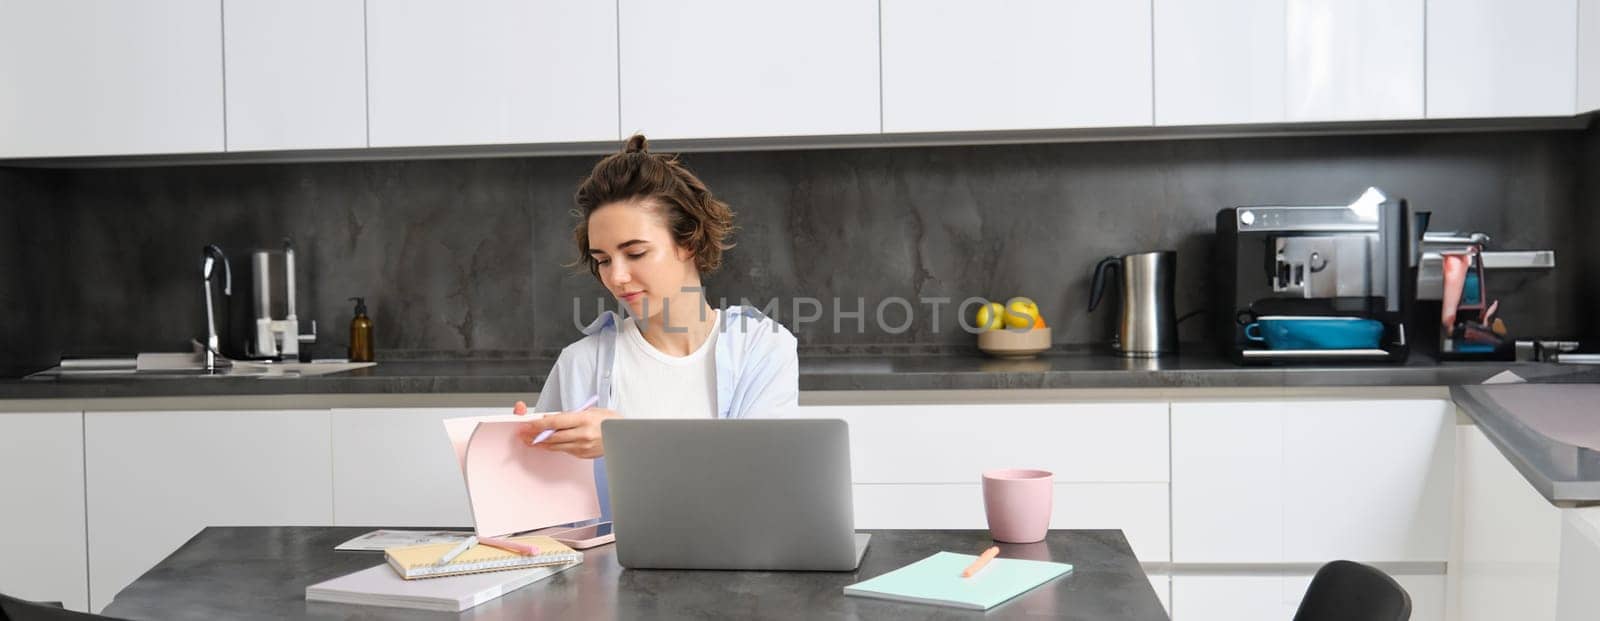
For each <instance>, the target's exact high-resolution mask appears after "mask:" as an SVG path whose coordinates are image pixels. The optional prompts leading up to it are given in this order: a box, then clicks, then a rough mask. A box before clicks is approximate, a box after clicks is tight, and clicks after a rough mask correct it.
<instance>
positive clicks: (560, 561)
mask: <svg viewBox="0 0 1600 621" xmlns="http://www.w3.org/2000/svg"><path fill="white" fill-rule="evenodd" d="M510 539H511V540H512V541H515V542H517V543H524V544H528V545H531V546H534V547H536V548H538V549H539V553H538V554H535V555H531V556H523V555H519V554H516V553H514V552H508V551H505V550H501V549H499V548H491V547H489V546H485V545H477V546H473V547H472V548H470V549H468V550H467V551H466V552H463V553H461V555H460V556H457V557H456V558H455V559H454V560H452V561H450V562H449V563H443V564H441V563H439V562H438V561H439V558H440V557H441V556H443V555H444V554H445V553H446V552H448V551H450V549H451V548H454V547H455V544H452V543H435V544H424V545H417V546H406V547H401V548H390V549H388V550H384V553H383V555H384V557H385V558H386V559H387V560H388V564H387V565H378V566H376V567H371V568H368V569H364V570H361V571H358V572H356V573H353V574H350V575H347V576H342V577H339V578H334V579H332V580H328V581H326V582H321V583H318V584H314V585H311V586H309V587H306V601H309V602H334V603H340V604H362V605H367V606H393V607H400V608H420V609H423V610H441V611H446V612H460V611H462V610H466V609H468V608H472V607H473V606H477V605H478V604H482V603H484V602H487V601H490V600H492V599H494V598H496V597H500V596H501V595H504V594H506V593H509V592H511V591H514V590H517V589H519V588H522V587H524V586H527V585H529V584H532V583H534V582H538V581H539V580H540V579H543V578H547V577H549V576H552V575H554V574H556V573H559V572H561V571H564V570H566V569H569V568H572V567H576V566H577V565H579V564H581V563H583V555H582V554H579V553H578V552H577V551H575V550H573V549H572V548H569V547H567V546H564V545H562V544H561V543H559V542H557V541H556V540H554V539H551V538H549V537H540V536H528V537H511V538H510Z"/></svg>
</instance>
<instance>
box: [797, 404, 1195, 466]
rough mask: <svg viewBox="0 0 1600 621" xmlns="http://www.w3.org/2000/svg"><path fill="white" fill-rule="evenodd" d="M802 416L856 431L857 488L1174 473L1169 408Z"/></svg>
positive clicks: (827, 411)
mask: <svg viewBox="0 0 1600 621" xmlns="http://www.w3.org/2000/svg"><path fill="white" fill-rule="evenodd" d="M796 415H797V416H803V417H813V418H839V419H843V420H844V421H845V422H846V423H848V424H849V425H850V465H851V469H852V470H853V471H854V480H855V482H857V483H979V482H981V481H982V474H983V472H984V471H985V470H993V469H997V468H1035V469H1042V470H1049V471H1051V472H1053V473H1055V480H1056V482H1058V483H1064V482H1121V483H1149V482H1166V480H1167V478H1168V475H1169V472H1168V468H1167V404H1166V403H1165V402H1130V403H1072V404H1066V403H1051V404H994V405H877V406H813V407H804V408H800V410H799V411H798V413H797V414H796ZM994 434H998V435H994ZM986 436H988V437H989V440H990V441H979V440H981V439H983V438H985V437H986Z"/></svg>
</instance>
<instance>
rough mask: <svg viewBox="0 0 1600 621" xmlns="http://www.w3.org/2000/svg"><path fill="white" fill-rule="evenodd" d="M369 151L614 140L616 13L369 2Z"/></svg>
mask: <svg viewBox="0 0 1600 621" xmlns="http://www.w3.org/2000/svg"><path fill="white" fill-rule="evenodd" d="M367 94H368V98H367V115H368V117H367V119H368V123H370V130H371V133H370V143H371V146H374V147H397V146H427V145H463V144H501V143H537V142H578V141H593V140H615V139H616V138H617V15H616V4H615V3H612V2H592V1H589V0H533V1H529V0H471V1H466V2H438V1H436V0H371V1H370V2H368V3H367Z"/></svg>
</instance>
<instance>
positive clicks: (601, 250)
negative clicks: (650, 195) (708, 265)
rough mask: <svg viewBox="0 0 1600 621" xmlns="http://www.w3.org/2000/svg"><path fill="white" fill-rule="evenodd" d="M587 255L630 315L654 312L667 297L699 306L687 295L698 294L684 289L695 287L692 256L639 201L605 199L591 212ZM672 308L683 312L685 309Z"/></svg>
mask: <svg viewBox="0 0 1600 621" xmlns="http://www.w3.org/2000/svg"><path fill="white" fill-rule="evenodd" d="M589 256H592V257H594V259H595V261H597V262H598V263H599V271H600V282H601V283H602V284H604V285H605V286H606V289H608V290H610V291H611V295H613V296H615V297H616V298H617V299H618V300H621V301H622V303H624V304H627V305H628V310H629V311H630V313H631V314H632V315H633V316H634V317H638V318H641V319H644V318H648V317H653V316H655V315H658V314H660V313H661V310H662V309H663V308H665V307H666V305H667V304H668V302H667V300H670V299H675V298H679V297H683V298H684V301H682V302H672V303H671V304H672V305H673V306H679V305H686V308H687V309H692V310H699V309H698V307H695V306H688V305H689V304H690V302H689V296H698V295H699V293H698V292H690V293H688V294H685V293H684V291H683V289H684V288H685V287H699V286H700V274H699V272H698V271H697V270H696V269H695V266H694V257H693V255H692V254H691V253H690V252H689V251H688V250H686V249H684V248H681V247H679V246H678V245H677V243H675V242H674V241H673V239H672V232H671V231H669V230H667V224H666V221H665V219H664V218H662V217H661V216H660V215H658V214H657V213H656V210H655V209H654V208H652V207H650V206H648V205H646V204H644V203H641V202H638V201H632V202H626V203H608V204H606V205H601V206H600V207H599V208H598V209H595V210H594V211H593V212H592V213H590V214H589ZM696 299H697V298H696ZM673 312H675V313H679V314H678V315H677V316H678V317H682V316H683V315H682V314H681V313H683V312H685V310H684V309H673ZM674 323H676V320H675V321H674Z"/></svg>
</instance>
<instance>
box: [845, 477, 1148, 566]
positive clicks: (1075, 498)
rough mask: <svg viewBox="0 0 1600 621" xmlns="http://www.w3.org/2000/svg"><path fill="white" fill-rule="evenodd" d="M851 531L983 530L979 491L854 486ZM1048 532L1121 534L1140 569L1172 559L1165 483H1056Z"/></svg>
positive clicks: (974, 488)
mask: <svg viewBox="0 0 1600 621" xmlns="http://www.w3.org/2000/svg"><path fill="white" fill-rule="evenodd" d="M854 499H855V526H856V528H861V529H873V528H910V529H958V530H960V529H976V530H987V529H988V528H989V523H988V520H987V518H985V517H984V512H983V487H982V485H981V484H977V483H965V484H958V485H929V484H912V483H904V484H893V483H879V484H860V483H858V484H856V485H855V491H854ZM1053 500H1054V503H1053V505H1054V506H1053V509H1052V511H1051V512H1050V528H1106V529H1121V530H1122V533H1123V536H1125V537H1127V538H1128V544H1129V545H1130V546H1132V547H1133V553H1134V556H1136V557H1138V559H1139V561H1140V562H1142V563H1165V562H1167V561H1169V560H1171V558H1172V553H1171V549H1172V548H1171V543H1170V541H1171V537H1170V534H1169V527H1168V525H1169V522H1168V519H1167V516H1168V509H1167V485H1166V484H1165V483H1057V484H1056V485H1055V488H1054V498H1053Z"/></svg>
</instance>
